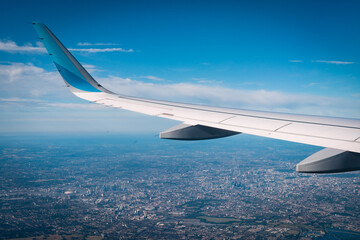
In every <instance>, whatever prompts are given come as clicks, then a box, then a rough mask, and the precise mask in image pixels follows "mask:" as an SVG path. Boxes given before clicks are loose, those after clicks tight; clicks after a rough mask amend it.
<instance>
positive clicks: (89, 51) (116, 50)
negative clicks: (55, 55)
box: [69, 48, 134, 53]
mask: <svg viewBox="0 0 360 240" xmlns="http://www.w3.org/2000/svg"><path fill="white" fill-rule="evenodd" d="M69 51H74V52H87V53H98V52H127V53H130V52H134V50H133V49H124V48H69Z"/></svg>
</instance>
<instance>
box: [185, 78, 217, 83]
mask: <svg viewBox="0 0 360 240" xmlns="http://www.w3.org/2000/svg"><path fill="white" fill-rule="evenodd" d="M191 80H194V81H196V82H197V83H201V84H204V83H211V84H220V83H222V81H216V80H212V79H207V78H192V79H191Z"/></svg>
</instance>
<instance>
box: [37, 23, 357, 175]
mask: <svg viewBox="0 0 360 240" xmlns="http://www.w3.org/2000/svg"><path fill="white" fill-rule="evenodd" d="M33 25H34V27H35V29H36V31H37V33H38V35H39V36H40V39H42V40H43V42H44V44H45V47H46V49H47V51H48V52H49V54H50V56H51V58H52V60H53V61H54V63H55V65H56V67H57V69H58V70H59V72H60V74H61V76H62V77H63V78H64V81H65V82H66V84H67V86H68V87H69V89H70V90H71V91H72V92H73V93H74V94H75V95H76V96H78V97H80V98H82V99H85V100H88V101H91V102H95V103H98V104H103V105H106V106H111V107H115V108H121V109H126V110H130V111H135V112H139V113H143V114H147V115H152V116H157V117H163V118H168V119H173V120H177V121H180V122H182V124H180V125H179V126H176V127H174V128H172V129H169V130H167V131H164V132H162V133H161V134H160V137H162V138H168V139H180V140H199V139H210V138H218V137H226V136H231V135H234V134H237V133H247V134H253V135H258V136H263V137H270V138H275V139H281V140H287V141H293V142H298V143H305V144H311V145H316V146H322V147H326V148H330V149H331V150H334V149H336V150H338V151H331V153H329V154H322V155H321V156H325V157H322V158H320V159H319V158H316V159H315V160H313V159H312V158H311V157H309V158H311V159H310V160H309V158H307V159H306V161H305V160H304V161H303V162H302V163H300V164H298V166H297V170H298V171H300V172H343V171H351V170H358V169H360V154H359V153H360V120H358V119H345V118H335V117H320V116H310V115H297V114H284V113H272V112H262V111H250V110H240V109H231V108H219V107H209V106H203V105H195V104H184V103H177V102H170V101H158V100H152V99H144V98H137V97H130V96H124V95H119V94H115V93H113V92H111V91H109V90H107V89H105V88H103V87H102V86H101V85H100V84H99V83H97V82H96V81H95V80H94V79H93V78H92V77H91V75H90V74H89V73H88V72H87V71H86V70H85V69H84V68H83V67H82V65H81V64H80V63H79V62H78V61H77V60H76V59H75V58H74V57H73V56H72V55H71V53H70V52H69V51H68V50H67V49H66V48H65V47H64V46H63V45H62V43H61V42H60V41H59V40H58V39H57V38H56V37H55V35H54V34H53V33H52V32H51V31H50V30H49V29H48V28H47V27H46V26H45V25H44V24H42V23H37V22H34V23H33ZM344 152H346V153H347V154H343V153H344ZM348 154H350V155H351V156H354V157H349V156H348ZM344 156H345V157H344ZM350 158H351V159H353V160H351V161H350V163H349V159H350ZM334 159H335V160H334ZM339 159H340V160H339ZM319 161H322V163H325V164H322V165H321V164H319ZM323 165H325V166H326V167H324V166H323ZM319 166H320V167H319Z"/></svg>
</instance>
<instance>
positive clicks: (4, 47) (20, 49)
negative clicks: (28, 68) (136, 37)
mask: <svg viewBox="0 0 360 240" xmlns="http://www.w3.org/2000/svg"><path fill="white" fill-rule="evenodd" d="M69 50H70V51H74V52H86V53H98V52H127V53H130V52H134V50H133V49H124V48H69ZM0 51H4V52H9V53H32V54H39V53H42V54H44V53H46V49H45V48H44V45H43V43H42V42H37V43H36V45H35V46H33V45H32V44H31V43H27V44H25V45H23V46H20V45H18V44H17V43H16V42H14V41H11V40H8V41H1V40H0Z"/></svg>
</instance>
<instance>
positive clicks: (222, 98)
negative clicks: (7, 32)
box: [0, 63, 360, 118]
mask: <svg viewBox="0 0 360 240" xmlns="http://www.w3.org/2000/svg"><path fill="white" fill-rule="evenodd" d="M0 81H1V82H0V83H1V84H2V88H1V90H0V98H1V99H0V102H1V103H2V106H3V107H4V106H10V105H11V104H14V103H16V104H17V106H21V105H22V104H23V105H28V104H32V105H33V106H35V105H39V106H42V107H45V106H46V107H57V108H66V107H71V108H77V107H79V108H93V105H91V104H87V103H84V105H88V107H87V106H84V107H83V105H81V106H80V105H76V104H82V101H81V100H79V99H77V98H75V97H73V96H72V94H71V93H70V92H69V91H68V90H67V89H66V87H65V84H64V82H63V81H62V79H61V77H60V76H59V74H58V73H57V72H56V71H54V72H49V71H46V70H45V69H43V68H40V67H37V66H34V65H32V64H31V63H27V64H24V63H3V64H0ZM98 81H99V82H100V83H101V84H102V85H103V86H104V87H107V88H108V89H110V90H113V91H115V92H118V93H121V94H126V95H132V96H141V97H147V98H155V99H166V100H172V101H181V102H189V103H200V104H208V105H215V106H227V107H236V108H244V109H258V110H268V111H278V112H292V113H304V114H313V115H330V116H343V117H354V118H359V117H360V116H359V115H360V113H359V111H358V109H359V108H360V101H359V99H358V98H355V97H351V96H350V97H349V98H348V99H345V98H336V97H326V96H316V95H307V94H292V93H284V92H280V91H268V90H263V89H262V90H261V89H260V90H245V89H233V88H227V87H223V86H221V85H219V84H217V85H214V84H199V83H164V82H156V83H146V82H143V81H139V80H134V79H130V78H122V77H118V76H108V77H102V78H98ZM50 102H51V104H50Z"/></svg>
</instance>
